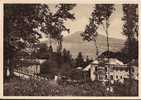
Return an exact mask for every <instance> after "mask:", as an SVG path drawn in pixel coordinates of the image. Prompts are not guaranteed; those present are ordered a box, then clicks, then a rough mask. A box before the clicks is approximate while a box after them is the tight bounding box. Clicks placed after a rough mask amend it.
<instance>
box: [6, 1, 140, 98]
mask: <svg viewBox="0 0 141 100" xmlns="http://www.w3.org/2000/svg"><path fill="white" fill-rule="evenodd" d="M138 34H139V5H138V4H114V3H111V4H110V3H109V4H103V3H101V4H78V3H68V4H66V3H56V4H47V3H35V4H34V3H32V4H26V3H25V4H24V3H10V4H8V3H5V4H3V96H88V97H90V96H94V97H99V96H100V97H101V96H102V97H107V96H110V97H112V96H114V97H122V96H124V97H132V96H133V97H138V96H139V67H138V63H139V57H138V56H139V53H138V49H139V47H138V41H139V39H138Z"/></svg>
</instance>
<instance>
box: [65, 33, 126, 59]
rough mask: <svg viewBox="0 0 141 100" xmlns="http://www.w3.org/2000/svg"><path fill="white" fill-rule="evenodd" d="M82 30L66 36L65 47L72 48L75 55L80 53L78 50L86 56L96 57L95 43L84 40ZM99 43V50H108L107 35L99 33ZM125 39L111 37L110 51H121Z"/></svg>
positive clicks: (97, 38) (71, 50)
mask: <svg viewBox="0 0 141 100" xmlns="http://www.w3.org/2000/svg"><path fill="white" fill-rule="evenodd" d="M80 33H81V32H76V33H74V34H71V35H69V36H66V37H64V39H63V47H64V48H66V49H67V50H70V52H71V54H72V55H73V57H76V56H77V55H78V52H82V53H83V55H84V56H85V57H86V56H87V55H88V56H89V57H93V58H95V57H96V55H95V54H96V51H95V44H94V42H93V41H91V42H87V41H83V40H82V37H81V36H80ZM96 40H97V45H98V48H99V52H100V53H102V52H104V51H106V50H107V42H106V37H105V36H104V35H98V36H97V37H96ZM124 42H125V40H121V39H115V38H109V43H110V51H113V52H116V51H119V50H120V49H121V48H122V47H123V46H124Z"/></svg>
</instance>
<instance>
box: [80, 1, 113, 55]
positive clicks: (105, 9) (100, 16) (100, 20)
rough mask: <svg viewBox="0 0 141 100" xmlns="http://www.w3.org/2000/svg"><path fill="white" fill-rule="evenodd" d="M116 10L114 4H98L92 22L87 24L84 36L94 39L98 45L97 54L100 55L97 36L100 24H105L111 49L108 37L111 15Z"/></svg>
mask: <svg viewBox="0 0 141 100" xmlns="http://www.w3.org/2000/svg"><path fill="white" fill-rule="evenodd" d="M113 10H114V5H113V4H96V5H95V9H94V11H93V12H92V14H91V16H92V17H91V18H90V23H89V25H87V26H86V29H85V31H84V33H82V36H83V38H84V39H85V40H88V41H94V42H95V46H96V51H97V52H96V54H97V56H98V47H97V45H96V38H95V37H96V36H97V33H98V32H97V29H98V28H99V26H100V25H101V26H103V29H104V31H105V33H106V35H107V47H108V51H109V38H108V35H109V33H108V28H109V25H110V20H109V18H110V16H111V14H112V12H113Z"/></svg>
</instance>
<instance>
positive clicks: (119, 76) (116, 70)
mask: <svg viewBox="0 0 141 100" xmlns="http://www.w3.org/2000/svg"><path fill="white" fill-rule="evenodd" d="M137 70H138V69H137V67H135V66H132V74H133V77H134V79H136V80H137V79H138V74H137V73H138V72H137ZM83 71H89V72H90V79H91V81H95V80H99V81H108V80H110V81H111V82H112V83H114V82H117V81H118V82H121V83H124V80H125V79H127V78H129V67H128V65H127V64H123V63H122V61H119V60H118V59H116V58H109V61H108V59H106V58H103V59H99V60H98V59H97V60H95V61H93V62H92V63H91V64H89V65H88V66H87V67H85V68H84V69H83Z"/></svg>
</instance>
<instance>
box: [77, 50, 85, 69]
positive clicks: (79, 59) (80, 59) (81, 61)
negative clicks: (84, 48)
mask: <svg viewBox="0 0 141 100" xmlns="http://www.w3.org/2000/svg"><path fill="white" fill-rule="evenodd" d="M83 66H84V59H83V56H82V53H81V52H79V53H78V56H77V58H76V67H83Z"/></svg>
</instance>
